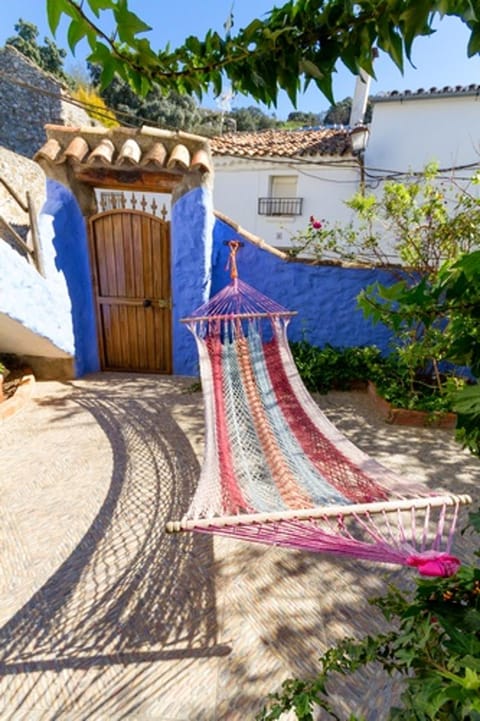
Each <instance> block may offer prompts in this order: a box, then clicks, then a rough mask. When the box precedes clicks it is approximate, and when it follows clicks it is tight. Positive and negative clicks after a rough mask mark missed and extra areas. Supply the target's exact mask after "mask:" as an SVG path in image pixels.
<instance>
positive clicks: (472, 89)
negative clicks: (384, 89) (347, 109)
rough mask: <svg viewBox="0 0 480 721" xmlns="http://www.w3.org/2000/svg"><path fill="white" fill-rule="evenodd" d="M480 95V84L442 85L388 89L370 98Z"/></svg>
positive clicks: (395, 98)
mask: <svg viewBox="0 0 480 721" xmlns="http://www.w3.org/2000/svg"><path fill="white" fill-rule="evenodd" d="M478 95H480V85H475V84H472V85H453V86H451V85H444V86H443V87H441V88H437V87H433V88H428V90H426V89H425V88H418V90H408V89H407V90H390V91H389V92H388V93H379V94H378V95H374V96H373V97H372V98H370V99H371V101H372V102H374V103H386V102H392V101H393V100H419V99H422V100H423V99H426V98H445V97H461V96H478Z"/></svg>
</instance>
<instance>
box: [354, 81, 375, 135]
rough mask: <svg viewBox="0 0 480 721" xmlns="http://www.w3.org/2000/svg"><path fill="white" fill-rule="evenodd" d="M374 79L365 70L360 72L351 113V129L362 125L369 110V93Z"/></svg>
mask: <svg viewBox="0 0 480 721" xmlns="http://www.w3.org/2000/svg"><path fill="white" fill-rule="evenodd" d="M371 80H372V78H371V77H370V75H367V73H366V72H365V70H360V73H359V74H358V75H357V81H356V83H355V92H354V94H353V100H352V109H351V111H350V127H351V128H354V127H355V126H356V125H362V124H363V119H364V117H365V111H366V109H367V102H368V93H369V91H370V82H371Z"/></svg>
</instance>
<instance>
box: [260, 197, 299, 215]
mask: <svg viewBox="0 0 480 721" xmlns="http://www.w3.org/2000/svg"><path fill="white" fill-rule="evenodd" d="M302 205H303V198H259V199H258V214H259V215H301V214H302Z"/></svg>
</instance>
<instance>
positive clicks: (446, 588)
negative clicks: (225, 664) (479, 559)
mask: <svg viewBox="0 0 480 721" xmlns="http://www.w3.org/2000/svg"><path fill="white" fill-rule="evenodd" d="M470 524H471V526H470V527H471V530H474V529H476V531H477V532H478V530H480V513H478V512H477V513H472V514H470ZM477 555H480V553H479V552H477ZM371 603H372V604H373V605H375V606H377V607H378V608H380V610H381V611H382V613H383V615H384V616H385V620H386V621H387V622H388V623H389V624H390V623H391V622H392V621H393V622H394V626H393V630H388V629H387V630H386V631H385V632H384V633H379V634H377V635H374V636H366V637H365V638H363V639H360V640H356V639H353V638H347V639H344V640H343V641H342V642H340V643H339V644H338V645H337V646H334V647H332V648H330V649H329V650H328V651H327V652H326V653H325V654H324V655H323V656H322V657H321V658H320V660H319V666H320V670H319V672H318V674H317V675H316V676H315V677H313V678H309V679H304V680H302V679H297V678H292V679H288V680H287V681H285V682H284V683H283V685H282V688H281V690H280V691H279V692H278V693H275V694H272V695H271V696H270V697H269V702H268V705H267V706H266V707H265V708H264V709H263V710H262V711H261V712H260V713H259V714H258V716H257V721H274V720H275V719H279V718H280V717H281V715H282V714H283V713H284V712H288V711H295V713H296V718H297V719H298V721H313V719H314V718H318V716H317V715H316V711H318V710H319V709H322V710H323V711H324V712H325V714H328V716H326V715H325V714H323V715H322V719H323V718H331V719H335V721H346V719H345V717H343V719H342V717H341V716H339V715H338V713H337V712H336V709H335V708H334V705H333V703H332V700H331V696H330V690H333V689H335V677H337V678H338V674H340V675H342V676H347V677H349V676H351V674H353V673H355V671H357V670H358V669H361V668H364V667H366V666H369V665H370V664H372V663H376V664H377V668H378V666H380V667H381V668H382V669H383V670H384V672H385V673H386V674H389V675H391V674H392V673H394V672H395V673H397V674H400V675H401V677H402V679H403V682H404V686H403V693H402V696H401V708H390V709H385V715H384V716H382V718H384V719H385V720H386V721H387V720H388V721H457V720H458V721H461V720H462V719H463V721H478V719H479V718H480V568H478V566H474V565H465V566H463V567H461V568H460V570H459V571H458V572H457V573H456V575H455V576H452V577H450V578H444V579H434V580H430V579H429V580H419V581H417V587H416V589H415V590H414V591H413V593H403V592H401V591H399V590H398V589H397V588H395V587H394V586H391V587H390V588H389V589H388V592H387V593H386V595H385V596H383V597H381V598H377V599H373V601H372V602H371ZM314 714H315V715H314ZM348 721H362V720H361V719H360V718H358V717H357V716H354V715H353V714H352V715H350V716H349V717H348Z"/></svg>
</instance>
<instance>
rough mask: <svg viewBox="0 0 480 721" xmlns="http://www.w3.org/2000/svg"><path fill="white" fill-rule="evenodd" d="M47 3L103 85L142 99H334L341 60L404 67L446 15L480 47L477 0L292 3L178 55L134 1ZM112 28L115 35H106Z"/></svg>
mask: <svg viewBox="0 0 480 721" xmlns="http://www.w3.org/2000/svg"><path fill="white" fill-rule="evenodd" d="M46 6H47V13H48V19H49V23H50V27H51V29H52V32H54V33H55V31H56V30H57V28H58V25H59V22H60V19H61V18H62V16H66V17H67V19H68V22H69V30H68V41H69V45H70V48H71V49H72V51H74V50H75V47H76V46H77V44H78V43H79V42H80V40H82V39H84V38H85V39H86V40H87V42H88V44H89V45H90V49H91V53H90V56H89V61H90V62H92V63H95V64H97V65H99V66H100V67H101V68H102V72H101V84H102V86H103V87H106V86H107V85H108V84H109V83H110V82H111V80H112V78H113V76H114V75H115V74H118V75H119V76H120V77H121V78H122V79H123V80H126V81H127V82H128V83H129V84H130V85H131V86H132V87H133V88H134V89H135V90H136V92H138V93H140V94H142V95H146V94H147V93H148V92H149V91H150V90H151V89H152V87H153V85H154V84H155V83H158V84H160V85H161V86H162V88H164V89H166V90H175V91H176V92H180V93H187V94H194V93H195V94H197V95H198V96H201V94H202V92H203V91H205V90H206V89H207V88H208V87H210V86H213V88H214V90H215V92H216V93H217V94H220V93H221V91H222V87H223V84H224V82H225V80H226V79H227V80H228V83H229V84H231V86H232V87H233V90H234V91H235V92H237V93H244V94H247V95H251V96H252V97H254V98H255V99H256V100H258V101H261V102H264V103H266V104H267V105H270V104H275V103H276V101H277V96H278V91H279V89H283V90H285V91H286V92H287V93H288V95H289V97H290V99H291V100H292V102H293V103H295V101H296V98H297V95H298V93H299V91H300V90H301V89H302V88H303V87H304V86H306V85H308V84H310V83H315V84H316V85H317V87H318V88H319V89H320V90H321V92H322V93H324V95H325V96H326V97H327V98H328V99H329V100H330V101H331V102H334V98H333V93H332V75H333V73H334V72H335V69H336V66H337V64H338V63H339V62H342V63H343V64H344V65H345V66H346V67H347V68H348V69H349V70H350V71H351V72H352V73H355V74H358V72H359V71H360V69H363V70H364V71H365V72H367V73H368V74H369V75H371V76H373V77H374V76H375V72H374V68H373V64H372V47H373V46H375V45H376V46H378V48H379V49H380V50H382V51H383V52H385V53H386V54H387V55H388V56H389V57H390V58H391V59H392V60H393V62H394V63H395V64H396V65H397V67H398V68H399V69H400V70H402V69H403V66H404V62H405V58H407V59H410V58H411V55H412V45H413V42H414V40H415V38H417V37H418V36H420V35H429V34H431V33H432V32H433V25H434V23H435V22H436V20H437V19H438V18H441V17H443V16H444V15H452V16H455V17H457V18H459V19H460V20H461V21H462V22H463V23H465V24H466V25H467V27H468V28H469V30H470V40H469V42H468V47H467V53H468V55H469V56H472V55H474V54H477V53H478V52H479V51H480V13H479V11H478V9H476V8H477V3H473V2H471V0H396V1H395V2H392V0H289V1H288V2H286V3H285V4H284V5H282V6H281V7H273V8H272V10H271V11H270V12H269V13H268V14H267V16H266V19H264V20H260V19H258V18H256V19H253V20H252V21H251V22H250V23H249V24H248V25H247V26H246V27H245V28H241V29H240V30H238V32H236V33H233V32H232V31H231V28H230V29H229V30H228V31H227V32H226V35H225V36H224V37H222V36H221V35H219V34H218V33H216V32H213V31H209V32H208V33H207V34H206V36H205V37H204V38H203V39H200V38H197V37H195V36H191V37H188V38H186V40H185V42H184V43H183V45H181V46H180V47H178V48H176V49H173V50H172V49H170V48H169V47H166V48H164V49H161V50H159V51H155V50H154V49H153V48H152V47H151V45H150V42H149V40H148V39H147V38H146V37H145V33H146V32H148V30H149V29H150V28H149V26H148V25H147V24H146V23H145V22H144V21H143V20H142V19H141V18H140V17H138V16H137V15H136V14H135V13H133V12H132V11H131V10H130V8H129V7H128V0H46ZM112 25H113V27H114V31H113V33H112V32H111V31H110V30H108V31H107V30H105V29H104V28H106V27H108V28H110V27H111V26H112ZM229 25H230V23H229Z"/></svg>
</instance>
